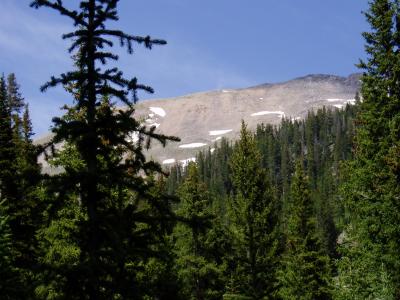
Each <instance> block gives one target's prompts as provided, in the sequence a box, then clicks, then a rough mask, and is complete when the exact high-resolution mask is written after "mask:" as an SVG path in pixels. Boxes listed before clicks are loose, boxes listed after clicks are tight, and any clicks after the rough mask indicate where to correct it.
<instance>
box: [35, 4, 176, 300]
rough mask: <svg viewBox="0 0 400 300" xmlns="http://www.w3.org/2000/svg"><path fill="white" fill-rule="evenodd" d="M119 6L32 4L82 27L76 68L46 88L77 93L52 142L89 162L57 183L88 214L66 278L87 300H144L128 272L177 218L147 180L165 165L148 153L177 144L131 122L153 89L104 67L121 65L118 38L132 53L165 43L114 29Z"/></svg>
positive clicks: (73, 36)
mask: <svg viewBox="0 0 400 300" xmlns="http://www.w3.org/2000/svg"><path fill="white" fill-rule="evenodd" d="M118 2H119V1H118V0H87V1H80V5H79V9H78V10H73V9H69V8H68V7H66V6H65V5H64V3H63V1H61V0H57V1H47V0H37V1H33V2H32V3H31V6H32V7H34V8H40V7H47V8H51V9H53V10H56V11H58V12H59V13H60V14H61V15H63V16H66V17H68V18H69V19H71V20H72V21H73V23H74V26H75V28H76V30H75V31H73V32H70V33H67V34H64V35H63V38H64V39H70V40H72V44H71V47H70V48H69V52H70V53H73V54H74V59H75V65H76V66H77V68H76V69H75V70H73V71H70V72H67V73H64V74H61V75H60V76H59V77H51V80H50V81H49V82H48V83H46V84H45V85H44V86H42V88H41V90H42V91H45V90H47V89H48V88H49V87H54V86H57V85H63V86H66V87H68V88H69V89H70V90H71V89H72V90H73V94H74V99H75V102H74V105H73V107H66V109H67V111H68V113H67V117H63V118H54V119H53V122H54V127H53V132H54V133H55V136H54V138H53V140H52V141H51V144H52V145H54V144H55V143H59V142H62V141H67V143H69V144H72V145H74V146H75V147H76V149H77V152H78V154H79V157H80V159H81V160H82V162H83V167H82V168H80V169H79V170H78V171H76V170H74V171H72V168H65V172H64V174H62V175H61V177H59V178H58V179H57V180H56V181H57V184H58V186H59V190H60V191H58V193H56V195H58V197H62V196H63V195H64V194H65V193H64V192H63V189H64V190H68V188H71V186H74V187H78V190H79V196H78V197H79V201H80V203H81V205H82V207H83V209H84V211H85V213H86V214H87V220H86V221H83V223H82V224H80V230H79V238H78V244H79V246H80V251H81V254H80V256H81V257H80V263H79V265H80V266H79V268H78V271H77V270H75V271H74V274H73V275H70V276H67V281H68V284H67V286H69V287H70V291H69V293H72V294H73V293H74V292H73V291H71V290H74V289H76V287H79V288H78V290H80V291H81V293H82V294H81V295H85V296H84V297H85V298H86V297H88V298H89V299H111V298H113V297H117V298H118V297H123V298H124V299H126V298H132V297H138V293H139V292H138V290H137V285H136V284H135V282H134V280H135V278H134V277H135V276H134V274H129V266H131V268H132V266H134V265H135V264H137V261H138V259H137V258H138V257H140V258H143V256H144V255H150V254H151V253H152V251H151V249H150V246H151V245H152V244H154V243H155V242H156V238H155V235H156V234H162V230H160V229H159V225H160V220H161V219H164V218H165V217H168V216H170V215H171V213H170V210H169V206H168V201H167V200H165V198H163V199H161V200H160V199H159V197H156V198H157V199H155V198H154V197H152V196H151V193H149V192H148V191H149V186H150V183H149V181H148V180H146V177H147V176H149V175H152V174H154V173H155V172H156V173H157V172H161V167H160V165H159V164H157V163H155V162H153V161H146V158H145V155H144V154H143V151H144V150H145V149H146V148H147V149H148V148H149V147H150V142H151V141H152V140H153V139H156V140H158V141H159V142H161V143H162V144H163V145H165V144H166V142H167V141H168V140H178V139H177V138H174V137H167V136H164V135H160V134H157V133H155V127H151V128H147V127H146V126H145V125H142V124H141V123H140V122H139V121H138V120H136V119H135V118H133V117H132V115H133V113H134V104H135V103H136V102H137V100H138V97H137V92H138V91H139V90H142V91H145V92H148V93H153V89H152V88H151V87H149V86H146V85H142V84H139V83H138V80H137V79H136V78H133V79H126V78H124V77H123V74H122V72H121V71H120V70H119V69H118V68H116V67H115V68H106V67H105V65H106V64H107V62H109V61H117V60H118V56H117V55H115V54H114V53H112V52H109V51H107V48H110V47H112V46H113V44H114V41H113V39H116V40H117V41H119V43H120V45H121V46H122V47H126V48H127V50H128V52H129V53H132V52H133V45H134V44H135V43H137V44H143V45H144V46H145V47H146V48H148V49H151V48H152V47H153V46H154V45H164V44H166V42H165V41H164V40H159V39H152V38H150V37H149V36H146V37H141V36H134V35H129V34H126V33H124V32H122V31H120V30H117V29H109V28H108V26H109V24H110V21H117V20H118V14H117V4H118ZM112 99H117V100H118V101H120V102H122V103H123V104H125V106H126V109H117V108H116V103H112V102H111V100H112ZM132 191H134V192H132ZM141 201H142V202H141ZM117 227H119V228H118V229H117ZM114 228H115V229H114ZM75 293H77V295H78V296H77V297H79V293H78V292H75ZM72 294H71V295H72ZM82 299H83V298H82ZM113 299H114V298H113ZM115 299H116V298H115Z"/></svg>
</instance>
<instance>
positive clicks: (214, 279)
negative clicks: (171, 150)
mask: <svg viewBox="0 0 400 300" xmlns="http://www.w3.org/2000/svg"><path fill="white" fill-rule="evenodd" d="M118 2H119V1H118V0H82V1H80V2H79V3H80V6H79V8H76V9H72V8H70V7H69V6H68V5H67V3H66V2H63V1H61V0H55V1H50V0H36V1H32V2H31V7H33V8H35V9H44V8H47V9H49V10H50V11H56V12H58V13H59V14H61V15H62V16H63V17H65V18H67V19H69V20H70V21H72V24H73V25H74V29H75V30H74V31H72V32H70V33H66V34H65V35H64V36H63V37H64V39H66V40H68V41H70V43H71V45H70V48H69V52H70V54H72V60H73V63H74V64H73V69H72V70H71V71H66V72H65V73H62V74H61V75H59V76H52V77H50V81H49V82H47V83H45V84H44V85H43V86H42V87H41V90H42V91H43V92H44V91H46V90H47V89H49V88H52V87H56V86H61V87H62V88H64V89H65V90H66V91H67V92H68V93H69V94H70V97H71V99H72V100H73V101H72V104H71V105H65V106H63V110H64V115H62V116H61V117H55V118H54V119H53V127H52V133H53V136H52V138H51V140H49V141H48V142H47V143H45V144H42V145H40V146H38V145H34V144H33V142H32V135H33V129H32V125H31V120H30V114H29V108H28V105H27V100H25V99H24V98H23V96H22V94H21V91H20V86H19V84H18V83H17V79H16V76H15V75H14V74H9V75H8V76H7V77H6V76H5V75H3V76H1V77H0V298H1V299H49V300H50V299H90V300H101V299H143V300H149V299H154V300H155V299H196V300H205V299H224V300H247V299H257V300H258V299H307V300H308V299H309V300H312V299H321V300H325V299H340V300H342V299H357V300H358V299H399V298H400V275H399V274H400V256H399V248H400V225H399V224H398V223H399V216H400V203H399V201H400V89H399V83H400V72H399V70H400V68H399V67H400V59H399V57H400V56H399V55H400V51H399V49H400V32H399V30H400V5H399V4H400V3H399V2H398V1H395V0H374V1H371V2H370V9H369V10H368V11H367V12H366V17H367V20H368V22H369V24H370V26H371V32H368V33H364V37H365V40H366V47H365V49H366V53H367V59H366V60H365V61H361V62H360V64H359V67H360V68H361V69H362V70H363V71H364V73H363V75H362V77H361V81H362V88H361V91H360V95H355V98H356V101H354V102H355V104H354V105H350V104H347V105H346V106H345V107H342V106H340V108H339V109H336V108H335V109H332V108H325V107H323V108H321V109H319V110H316V111H315V110H311V111H309V113H308V115H307V117H306V118H304V119H295V120H293V119H288V118H285V117H284V116H283V117H282V121H281V123H280V124H278V125H271V124H259V125H258V126H257V128H256V130H255V131H252V130H250V129H249V128H248V125H247V124H246V122H244V121H242V123H241V129H240V137H239V139H238V140H236V141H233V140H228V139H222V140H221V141H218V143H216V144H215V145H214V146H213V147H210V148H209V149H208V150H206V151H203V152H199V153H198V156H197V159H196V162H190V163H188V164H187V165H185V166H182V165H175V166H173V167H171V168H169V169H165V168H164V169H163V168H162V166H161V165H160V164H159V163H157V162H155V161H152V160H148V159H147V157H146V155H145V151H146V149H149V148H151V146H152V145H153V143H160V144H161V145H162V146H165V145H166V143H173V142H177V141H179V137H174V136H168V135H164V134H160V133H158V132H156V131H155V130H156V126H155V125H149V126H146V124H143V122H141V121H140V120H139V119H137V117H136V115H135V107H136V102H137V101H138V91H144V92H148V93H153V89H152V88H151V87H149V86H147V85H144V84H141V83H139V82H138V80H137V78H125V77H124V75H123V73H122V72H121V71H120V70H119V69H118V67H113V68H108V66H107V64H108V63H110V62H111V63H112V65H113V66H114V65H116V63H117V62H118V59H119V57H118V56H117V55H116V54H115V53H114V52H112V50H113V45H114V42H119V44H120V46H122V47H123V48H126V50H127V51H128V53H130V54H132V53H133V47H134V46H136V45H142V46H144V47H145V48H146V49H152V48H153V47H156V46H161V45H165V44H166V41H164V40H162V39H153V38H151V37H149V36H144V37H142V36H136V35H130V34H127V33H124V32H123V31H120V30H118V29H115V28H113V27H110V26H111V24H113V22H114V21H117V20H118ZM38 55H39V54H38ZM351 102H353V101H351ZM117 103H123V104H124V105H125V107H126V108H125V109H119V108H118V107H119V106H118V105H117ZM60 144H62V145H63V147H58V145H60ZM39 155H43V156H45V158H46V160H47V163H48V164H50V165H52V166H54V167H55V168H58V170H60V172H57V173H56V174H47V173H45V172H43V169H42V166H41V165H40V164H39V163H38V159H37V158H38V156H39Z"/></svg>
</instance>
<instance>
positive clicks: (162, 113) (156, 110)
mask: <svg viewBox="0 0 400 300" xmlns="http://www.w3.org/2000/svg"><path fill="white" fill-rule="evenodd" d="M149 109H150V110H151V111H152V112H153V113H155V114H156V115H159V116H160V117H165V116H166V115H167V113H166V112H165V110H164V109H163V108H161V107H154V106H150V107H149Z"/></svg>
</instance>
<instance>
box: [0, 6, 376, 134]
mask: <svg viewBox="0 0 400 300" xmlns="http://www.w3.org/2000/svg"><path fill="white" fill-rule="evenodd" d="M64 2H65V3H66V4H67V5H71V6H72V7H76V6H77V3H78V1H77V0H65V1H64ZM29 3H30V0H1V2H0V53H1V54H0V72H3V73H5V74H8V73H10V72H14V73H16V76H17V79H18V81H19V83H20V84H21V89H22V93H23V95H24V97H25V98H26V101H27V102H29V104H30V108H31V114H32V119H33V125H34V131H35V132H36V133H37V134H38V135H40V134H43V133H45V132H46V131H48V129H49V127H50V126H51V119H52V117H53V116H55V115H60V110H59V107H60V106H62V105H63V104H64V103H70V101H71V100H70V97H69V95H68V94H66V93H64V92H63V91H62V90H61V89H55V90H49V91H48V92H47V93H45V94H43V93H40V91H39V87H40V85H41V84H43V83H44V82H45V81H46V80H47V79H48V78H49V77H50V75H58V74H59V73H61V72H64V71H67V70H69V69H70V68H71V60H70V59H69V55H68V53H67V51H66V49H67V47H68V42H66V41H62V40H61V34H62V33H65V32H69V31H71V29H72V24H71V23H70V21H69V20H68V19H66V18H63V17H60V16H59V15H58V14H56V13H55V12H53V11H50V10H47V9H40V10H34V9H32V8H29ZM119 7H120V21H119V24H117V23H113V24H110V25H111V26H112V27H118V28H122V29H123V30H125V31H126V32H128V33H132V34H136V35H148V34H149V35H151V36H152V37H157V38H163V39H166V40H167V42H168V45H167V46H162V47H156V48H154V49H153V50H151V51H148V50H145V49H142V48H141V47H136V49H135V50H136V51H135V54H134V55H133V56H130V55H126V54H125V52H124V51H121V50H119V49H118V50H117V49H116V51H117V52H118V53H119V54H121V59H120V62H119V66H120V68H121V69H122V70H123V71H124V73H125V75H126V76H128V77H131V76H136V77H138V78H139V80H140V81H141V82H142V83H146V84H148V85H151V86H153V88H154V89H155V90H156V93H155V94H154V95H151V96H149V95H144V94H141V95H140V96H141V98H142V99H147V98H164V97H173V96H179V95H184V94H188V93H192V92H198V91H204V90H212V89H221V88H239V87H247V86H252V85H256V84H261V83H266V82H280V81H285V80H290V79H292V78H295V77H299V76H303V75H307V74H313V73H323V74H336V75H343V76H347V75H349V74H350V73H354V72H357V71H358V70H357V68H356V67H355V64H356V63H357V62H358V60H359V59H360V58H363V57H364V48H363V44H364V42H363V39H362V37H361V32H363V31H366V30H368V25H367V23H366V22H365V18H364V16H363V15H362V14H361V12H362V11H363V10H366V9H367V1H365V0H351V1H350V0H324V1H321V0H302V1H299V0H202V1H197V0H196V1H195V0H121V1H120V6H119Z"/></svg>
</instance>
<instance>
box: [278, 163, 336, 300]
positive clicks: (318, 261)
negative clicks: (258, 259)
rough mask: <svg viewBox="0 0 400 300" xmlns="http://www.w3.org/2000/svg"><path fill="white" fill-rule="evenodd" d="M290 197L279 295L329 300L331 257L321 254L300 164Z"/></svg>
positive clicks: (305, 180) (311, 205) (286, 297)
mask: <svg viewBox="0 0 400 300" xmlns="http://www.w3.org/2000/svg"><path fill="white" fill-rule="evenodd" d="M290 197H291V206H290V214H289V215H288V216H287V223H288V224H287V232H286V250H285V253H284V255H283V258H282V262H281V265H282V266H281V268H280V270H279V272H278V279H279V287H280V288H279V291H278V295H279V297H280V298H281V299H304V300H305V299H309V300H312V299H313V300H314V299H321V300H322V299H330V298H331V295H330V290H329V288H330V280H331V277H330V276H331V273H330V264H329V257H328V256H327V255H325V254H324V253H323V251H322V245H321V241H320V240H319V235H318V233H317V229H316V220H315V217H314V211H313V203H312V200H311V197H310V190H309V182H308V179H307V176H306V175H305V174H304V171H303V168H302V166H301V163H300V162H298V163H297V165H296V171H295V175H294V178H293V182H292V185H291V194H290Z"/></svg>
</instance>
